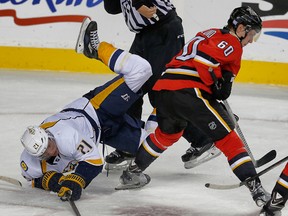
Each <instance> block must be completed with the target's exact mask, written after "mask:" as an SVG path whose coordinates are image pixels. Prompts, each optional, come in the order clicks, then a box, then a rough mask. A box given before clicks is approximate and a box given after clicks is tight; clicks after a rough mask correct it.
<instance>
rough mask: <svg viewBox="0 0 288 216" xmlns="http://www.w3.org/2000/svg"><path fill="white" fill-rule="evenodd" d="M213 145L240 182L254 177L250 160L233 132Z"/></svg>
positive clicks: (240, 141) (254, 172)
mask: <svg viewBox="0 0 288 216" xmlns="http://www.w3.org/2000/svg"><path fill="white" fill-rule="evenodd" d="M215 144H216V147H217V148H219V149H220V150H221V151H222V152H223V153H224V154H225V156H226V157H227V159H228V163H229V165H230V167H231V169H232V171H233V172H234V174H235V175H236V176H237V177H238V178H239V179H240V181H244V180H245V179H247V178H249V177H251V176H254V175H256V170H255V167H254V165H253V163H252V160H251V158H250V156H249V155H248V153H247V151H246V149H245V147H244V144H243V142H242V140H241V139H240V138H239V136H238V135H237V134H236V132H235V131H232V132H231V133H230V134H228V135H227V136H226V137H224V138H223V139H221V140H218V141H216V142H215Z"/></svg>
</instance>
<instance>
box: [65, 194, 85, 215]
mask: <svg viewBox="0 0 288 216" xmlns="http://www.w3.org/2000/svg"><path fill="white" fill-rule="evenodd" d="M71 195H72V191H70V190H69V191H67V192H66V194H65V197H63V198H61V200H62V201H68V202H69V204H70V206H71V207H72V209H73V212H74V213H75V215H76V216H81V214H80V212H79V210H78V208H77V206H76V204H75V202H74V201H73V200H71Z"/></svg>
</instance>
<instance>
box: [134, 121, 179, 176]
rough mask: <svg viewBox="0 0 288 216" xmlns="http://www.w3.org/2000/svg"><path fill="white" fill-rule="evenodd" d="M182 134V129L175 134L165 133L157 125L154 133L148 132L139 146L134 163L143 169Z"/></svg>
mask: <svg viewBox="0 0 288 216" xmlns="http://www.w3.org/2000/svg"><path fill="white" fill-rule="evenodd" d="M182 134H183V131H181V132H179V133H176V134H165V133H163V132H162V131H161V130H160V129H159V127H157V129H156V130H155V133H152V134H150V135H149V136H148V137H147V138H146V140H145V141H144V142H143V143H142V145H141V146H140V147H139V149H138V151H137V154H136V159H135V163H136V164H137V165H138V167H139V168H140V169H141V170H142V171H144V170H145V169H146V168H147V167H148V166H149V165H150V164H151V163H152V162H153V161H154V160H156V158H158V157H159V156H160V155H161V154H162V152H164V151H165V150H166V149H167V148H168V147H169V146H171V145H173V143H175V142H177V141H178V140H179V139H180V137H181V136H182Z"/></svg>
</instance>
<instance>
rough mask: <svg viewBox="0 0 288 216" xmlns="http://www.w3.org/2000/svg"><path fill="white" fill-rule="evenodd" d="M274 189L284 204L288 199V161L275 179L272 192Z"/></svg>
mask: <svg viewBox="0 0 288 216" xmlns="http://www.w3.org/2000/svg"><path fill="white" fill-rule="evenodd" d="M274 191H276V192H277V193H279V194H280V195H281V196H282V197H283V200H284V204H285V203H286V201H287V199H288V163H287V164H286V166H285V168H284V170H283V171H282V173H281V175H280V176H279V179H278V180H277V182H276V185H275V187H274V189H273V192H274Z"/></svg>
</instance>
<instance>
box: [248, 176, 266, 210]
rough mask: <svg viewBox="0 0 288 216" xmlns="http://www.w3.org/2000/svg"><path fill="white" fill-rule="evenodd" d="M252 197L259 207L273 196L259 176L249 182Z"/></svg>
mask: <svg viewBox="0 0 288 216" xmlns="http://www.w3.org/2000/svg"><path fill="white" fill-rule="evenodd" d="M247 187H248V189H249V190H250V192H251V195H252V198H253V200H254V201H255V203H256V205H257V206H259V207H262V206H264V205H265V204H266V203H267V202H268V201H269V200H270V198H271V195H270V194H269V193H268V192H267V191H266V190H265V189H264V188H263V186H262V185H261V183H260V180H259V178H258V179H255V180H253V181H249V182H248V183H247Z"/></svg>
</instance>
